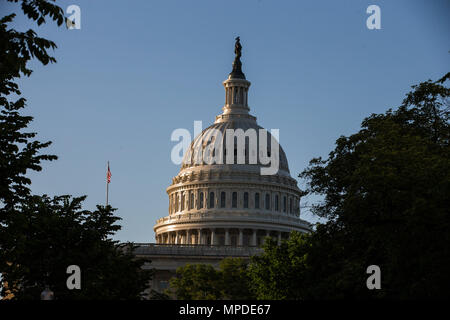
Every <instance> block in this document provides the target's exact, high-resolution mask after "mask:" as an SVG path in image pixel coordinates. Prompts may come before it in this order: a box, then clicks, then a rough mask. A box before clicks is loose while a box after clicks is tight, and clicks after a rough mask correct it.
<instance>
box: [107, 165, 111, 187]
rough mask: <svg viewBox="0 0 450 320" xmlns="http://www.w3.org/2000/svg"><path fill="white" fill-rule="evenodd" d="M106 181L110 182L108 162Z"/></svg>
mask: <svg viewBox="0 0 450 320" xmlns="http://www.w3.org/2000/svg"><path fill="white" fill-rule="evenodd" d="M106 181H107V182H108V183H110V182H111V171H110V170H109V163H108V172H107V173H106Z"/></svg>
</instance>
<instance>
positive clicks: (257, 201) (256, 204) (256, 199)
mask: <svg viewBox="0 0 450 320" xmlns="http://www.w3.org/2000/svg"><path fill="white" fill-rule="evenodd" d="M255 209H259V192H257V193H255Z"/></svg>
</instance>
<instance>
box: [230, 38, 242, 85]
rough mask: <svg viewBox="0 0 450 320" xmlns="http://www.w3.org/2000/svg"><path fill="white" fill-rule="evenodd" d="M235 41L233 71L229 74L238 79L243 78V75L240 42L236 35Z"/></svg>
mask: <svg viewBox="0 0 450 320" xmlns="http://www.w3.org/2000/svg"><path fill="white" fill-rule="evenodd" d="M235 40H236V43H235V44H234V53H235V55H236V56H235V57H234V61H233V71H231V73H230V76H231V77H232V78H239V79H245V75H244V73H243V72H242V62H241V50H242V46H241V42H240V40H241V39H240V37H236V39H235Z"/></svg>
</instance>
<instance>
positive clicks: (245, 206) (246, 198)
mask: <svg viewBox="0 0 450 320" xmlns="http://www.w3.org/2000/svg"><path fill="white" fill-rule="evenodd" d="M244 208H245V209H248V192H244Z"/></svg>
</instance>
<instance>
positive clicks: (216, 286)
mask: <svg viewBox="0 0 450 320" xmlns="http://www.w3.org/2000/svg"><path fill="white" fill-rule="evenodd" d="M247 264H248V263H247V262H246V261H244V260H243V259H241V258H225V259H224V260H222V261H221V262H220V264H219V268H218V269H217V270H216V269H214V267H213V266H211V265H207V264H192V265H191V264H187V265H186V266H184V267H180V268H178V269H177V276H176V277H174V278H172V279H171V280H170V290H169V294H171V295H174V296H176V297H177V299H180V300H222V299H251V298H252V297H253V296H252V295H251V293H250V284H249V281H250V279H249V277H248V274H247Z"/></svg>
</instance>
